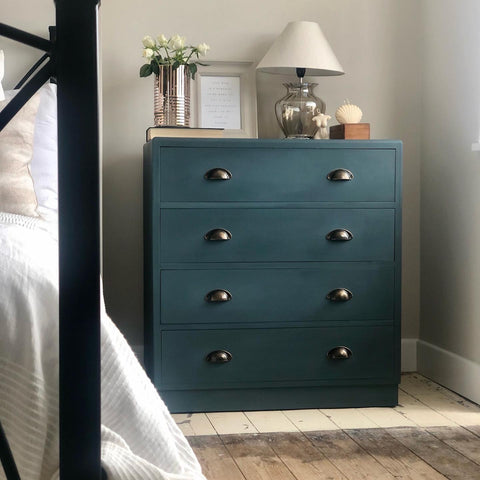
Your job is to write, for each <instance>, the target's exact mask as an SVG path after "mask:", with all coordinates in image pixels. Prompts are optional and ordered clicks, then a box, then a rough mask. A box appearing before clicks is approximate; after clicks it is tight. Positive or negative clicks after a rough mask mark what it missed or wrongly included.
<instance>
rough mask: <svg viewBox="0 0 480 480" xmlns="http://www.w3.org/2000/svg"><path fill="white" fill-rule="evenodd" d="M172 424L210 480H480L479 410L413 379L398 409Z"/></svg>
mask: <svg viewBox="0 0 480 480" xmlns="http://www.w3.org/2000/svg"><path fill="white" fill-rule="evenodd" d="M174 418H175V420H176V421H177V423H178V425H179V427H180V428H181V429H182V431H183V432H184V433H185V435H187V437H188V440H189V442H190V444H191V445H192V448H193V450H194V452H195V453H196V455H197V457H198V459H199V461H200V464H201V465H202V468H203V471H204V474H205V476H206V477H207V479H208V480H389V479H393V478H395V479H397V480H442V479H449V480H460V479H461V480H480V407H479V406H478V405H476V404H473V403H472V402H469V401H468V400H466V399H465V398H462V397H461V396H459V395H457V394H456V393H454V392H451V391H450V390H448V389H446V388H444V387H442V386H440V385H437V384H435V383H434V382H432V381H430V380H428V379H426V378H424V377H422V376H421V375H417V374H408V375H403V376H402V383H401V385H400V395H399V405H398V406H397V407H395V408H358V409H321V410H320V409H309V410H286V411H273V412H263V411H260V412H217V413H207V414H202V413H200V414H193V415H192V414H176V415H174Z"/></svg>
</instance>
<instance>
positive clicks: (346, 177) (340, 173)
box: [327, 168, 353, 182]
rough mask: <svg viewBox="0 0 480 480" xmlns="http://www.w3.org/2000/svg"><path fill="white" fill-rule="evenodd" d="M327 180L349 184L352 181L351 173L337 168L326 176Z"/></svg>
mask: <svg viewBox="0 0 480 480" xmlns="http://www.w3.org/2000/svg"><path fill="white" fill-rule="evenodd" d="M327 179H328V180H330V181H331V182H349V181H350V180H353V173H352V172H351V171H350V170H347V169H346V168H337V169H336V170H332V171H331V172H330V173H329V174H328V175H327Z"/></svg>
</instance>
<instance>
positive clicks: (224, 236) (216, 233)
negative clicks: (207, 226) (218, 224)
mask: <svg viewBox="0 0 480 480" xmlns="http://www.w3.org/2000/svg"><path fill="white" fill-rule="evenodd" d="M204 238H205V240H208V241H210V242H222V241H223V242H224V241H227V240H230V239H231V238H232V234H231V233H230V232H229V231H228V230H225V229H223V228H214V229H213V230H210V231H209V232H207V233H206V234H205V235H204Z"/></svg>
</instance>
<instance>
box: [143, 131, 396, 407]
mask: <svg viewBox="0 0 480 480" xmlns="http://www.w3.org/2000/svg"><path fill="white" fill-rule="evenodd" d="M401 152H402V144H401V142H399V141H387V140H362V141H348V140H323V141H320V140H256V139H255V140H250V139H248V140H244V139H242V140H238V139H178V138H177V139H173V138H154V139H153V140H152V141H150V142H148V143H147V144H145V147H144V247H145V362H146V366H147V371H148V373H149V375H150V377H151V379H152V381H153V382H154V384H155V386H156V387H157V389H158V390H159V392H160V393H161V395H162V398H163V400H164V401H165V403H166V404H167V406H168V407H169V409H170V411H172V412H196V411H222V410H223V411H225V410H269V409H293V408H295V409H297V408H326V407H336V408H340V407H366V406H392V405H396V404H397V391H398V382H399V379H400V274H401V175H402V173H401V172H402V158H401Z"/></svg>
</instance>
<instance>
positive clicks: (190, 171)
mask: <svg viewBox="0 0 480 480" xmlns="http://www.w3.org/2000/svg"><path fill="white" fill-rule="evenodd" d="M160 163H161V165H160V199H161V201H163V202H174V201H177V202H198V201H200V202H220V201H221V202H231V201H245V202H252V201H265V202H273V201H274V202H282V201H283V202H288V201H293V202H295V201H303V202H319V201H331V202H336V201H340V202H345V201H365V202H380V201H383V202H393V201H395V188H394V186H395V150H389V149H383V150H381V149H316V148H312V149H305V148H302V149H289V148H274V149H264V148H174V147H163V148H161V149H160ZM214 168H223V169H226V170H228V171H229V172H230V173H231V175H232V178H231V179H230V180H207V179H206V178H205V174H206V173H207V172H208V171H210V170H211V169H214ZM336 169H347V170H349V171H350V172H351V173H352V174H353V178H352V179H351V180H350V181H330V180H328V179H327V175H328V174H329V173H330V172H332V171H334V170H336Z"/></svg>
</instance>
